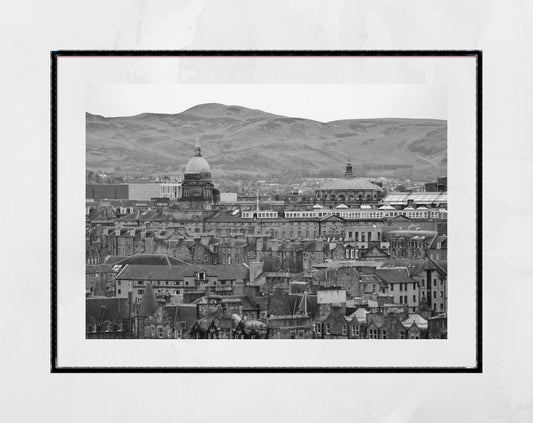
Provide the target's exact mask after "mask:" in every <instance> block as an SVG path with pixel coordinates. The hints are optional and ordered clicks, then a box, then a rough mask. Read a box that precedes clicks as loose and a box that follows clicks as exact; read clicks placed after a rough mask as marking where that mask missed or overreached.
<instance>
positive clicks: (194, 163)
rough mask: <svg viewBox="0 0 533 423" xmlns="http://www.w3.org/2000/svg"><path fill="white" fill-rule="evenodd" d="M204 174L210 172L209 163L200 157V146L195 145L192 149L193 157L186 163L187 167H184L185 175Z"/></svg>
mask: <svg viewBox="0 0 533 423" xmlns="http://www.w3.org/2000/svg"><path fill="white" fill-rule="evenodd" d="M205 172H211V169H209V163H207V160H206V159H204V158H203V157H202V151H201V150H200V145H198V144H196V147H195V148H194V157H191V159H190V160H189V161H188V162H187V166H185V173H186V174H189V173H205Z"/></svg>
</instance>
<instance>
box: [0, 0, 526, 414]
mask: <svg viewBox="0 0 533 423" xmlns="http://www.w3.org/2000/svg"><path fill="white" fill-rule="evenodd" d="M532 12H533V4H532V3H531V2H527V1H522V2H520V1H486V0H478V1H440V2H428V1H425V0H423V1H409V0H407V1H402V2H399V1H396V0H390V1H377V2H376V1H367V2H352V1H328V2H325V1H310V0H307V1H273V0H270V1H263V2H254V1H224V2H222V1H203V2H202V1H192V0H191V1H188V2H185V1H181V2H177V1H161V2H152V3H149V2H144V1H139V2H133V1H114V2H112V3H111V2H105V1H83V2H71V1H55V2H53V1H52V2H38V1H4V2H3V3H2V13H1V14H0V28H1V29H0V31H1V37H0V47H1V51H2V53H3V55H2V65H1V66H0V77H1V80H2V81H3V89H2V95H1V97H2V101H1V102H0V116H2V117H3V119H2V130H3V131H2V146H3V154H2V158H3V164H2V166H1V169H2V176H3V178H2V180H3V181H5V183H4V185H3V196H2V197H3V199H5V202H3V207H2V208H1V216H2V222H4V225H3V227H2V229H3V231H2V233H3V237H4V239H3V242H2V244H1V245H2V253H3V259H2V263H3V266H2V269H4V271H3V272H2V273H1V274H0V275H1V277H2V295H3V297H2V303H3V305H4V307H3V308H2V310H3V319H4V322H3V325H1V329H0V331H1V339H2V343H1V344H0V354H1V364H0V366H1V367H0V369H1V370H0V373H1V383H0V416H1V419H2V420H3V421H45V422H46V421H54V422H57V421H95V420H96V421H137V420H141V419H142V420H146V419H148V418H152V419H154V420H156V419H160V420H161V421H171V420H178V419H183V420H187V421H205V420H208V419H218V420H225V419H228V420H229V419H232V420H235V421H237V420H239V421H243V420H245V419H246V420H250V419H253V420H254V421H276V422H278V421H279V422H284V421H300V420H301V419H304V418H305V419H306V421H324V420H325V419H330V420H332V419H334V418H339V420H342V421H354V420H358V421H371V422H374V421H386V422H404V421H409V422H418V421H431V422H441V421H442V422H450V421H453V422H463V421H464V422H509V421H511V422H528V421H530V420H531V418H532V416H533V380H532V378H531V377H530V375H531V374H532V370H533V364H532V363H533V362H532V361H531V359H530V348H531V346H532V345H533V331H531V328H530V325H528V324H527V323H528V321H529V319H528V317H529V316H530V315H531V298H532V294H533V282H532V281H531V276H530V275H531V270H532V267H533V261H532V260H530V259H529V254H528V250H529V248H528V243H529V242H530V241H529V239H530V236H529V235H530V232H531V225H532V224H533V218H532V217H531V210H532V208H531V206H532V205H533V204H532V196H533V191H532V190H531V189H530V187H529V181H530V180H531V177H532V176H533V175H532V171H531V166H530V162H531V159H533V154H532V153H533V148H532V147H531V144H530V141H531V135H530V134H531V118H530V113H531V112H530V110H531V106H530V104H531V100H533V95H532V94H533V72H532V60H531V55H530V54H528V52H529V50H530V49H531V45H532V44H533V30H532V29H531V24H532V21H533V19H532V18H533V13H532ZM52 49H482V50H483V51H484V144H485V146H484V168H485V172H484V187H485V188H484V202H485V207H484V220H485V225H484V228H485V229H484V237H485V243H484V275H485V277H484V310H485V313H484V328H485V331H484V346H485V354H484V369H485V371H484V373H483V374H482V375H452V374H450V375H364V374H361V375H357V374H355V375H353V374H348V375H314V374H312V375H277V374H273V375H254V374H248V375H208V374H204V375H172V374H169V375H157V374H154V375H58V374H56V375H51V374H49V281H48V278H49V260H48V259H49V248H50V247H49V168H48V165H49V164H48V160H49V51H50V50H52ZM140 77H141V78H142V75H140ZM472 166H474V163H472ZM21 196H22V198H21ZM26 199H28V200H29V201H27V203H26V201H25V200H26ZM19 201H20V202H19ZM5 253H8V254H9V256H7V257H6V255H5ZM391 354H394V351H393V350H391Z"/></svg>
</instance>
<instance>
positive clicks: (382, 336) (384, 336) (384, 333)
mask: <svg viewBox="0 0 533 423" xmlns="http://www.w3.org/2000/svg"><path fill="white" fill-rule="evenodd" d="M381 339H387V331H386V330H382V331H381Z"/></svg>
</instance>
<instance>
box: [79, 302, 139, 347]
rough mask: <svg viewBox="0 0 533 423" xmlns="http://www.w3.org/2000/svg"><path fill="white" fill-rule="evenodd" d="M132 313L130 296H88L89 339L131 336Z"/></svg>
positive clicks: (86, 312) (87, 327) (86, 319)
mask: <svg viewBox="0 0 533 423" xmlns="http://www.w3.org/2000/svg"><path fill="white" fill-rule="evenodd" d="M131 314H132V313H131V304H130V302H129V301H128V298H114V297H111V298H103V297H91V298H86V300H85V325H86V337H87V339H123V338H130V337H131V319H130V316H131Z"/></svg>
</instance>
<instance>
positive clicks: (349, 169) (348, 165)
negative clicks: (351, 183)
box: [344, 159, 353, 178]
mask: <svg viewBox="0 0 533 423" xmlns="http://www.w3.org/2000/svg"><path fill="white" fill-rule="evenodd" d="M344 176H346V177H347V178H352V177H353V169H352V163H351V162H350V159H348V163H346V172H344Z"/></svg>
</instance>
